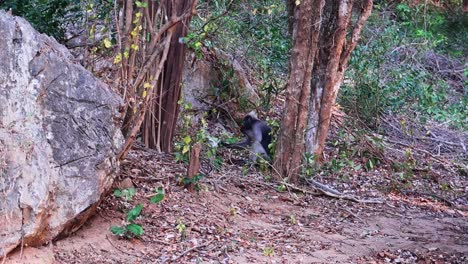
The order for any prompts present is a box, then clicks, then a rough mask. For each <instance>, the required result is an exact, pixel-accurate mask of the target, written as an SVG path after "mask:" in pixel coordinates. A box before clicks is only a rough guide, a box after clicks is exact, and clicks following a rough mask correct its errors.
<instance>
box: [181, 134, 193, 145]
mask: <svg viewBox="0 0 468 264" xmlns="http://www.w3.org/2000/svg"><path fill="white" fill-rule="evenodd" d="M183 140H184V143H185V144H189V143H190V142H191V141H192V139H191V138H190V136H186V137H184V138H183Z"/></svg>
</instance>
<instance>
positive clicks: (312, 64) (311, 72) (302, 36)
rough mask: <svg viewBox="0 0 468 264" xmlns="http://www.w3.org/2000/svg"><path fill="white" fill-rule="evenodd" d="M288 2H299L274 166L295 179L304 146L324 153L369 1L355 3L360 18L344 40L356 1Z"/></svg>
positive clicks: (370, 6) (295, 15)
mask: <svg viewBox="0 0 468 264" xmlns="http://www.w3.org/2000/svg"><path fill="white" fill-rule="evenodd" d="M292 3H294V5H295V4H296V3H298V5H295V7H294V21H293V23H292V24H293V41H294V44H293V49H292V55H291V72H290V77H289V81H288V86H287V89H286V102H285V108H284V113H283V117H282V120H281V129H280V134H279V137H278V144H277V152H276V153H277V155H276V158H275V163H274V166H275V168H276V170H277V172H278V174H279V175H281V176H282V177H289V178H290V181H291V182H295V181H297V180H298V176H299V173H300V170H299V169H300V167H301V164H302V157H303V154H304V152H305V150H306V148H307V151H308V152H310V153H314V154H315V155H317V157H321V155H322V152H323V149H324V146H325V139H326V136H327V132H328V128H329V126H330V118H331V114H332V109H333V106H334V104H335V101H336V96H337V94H338V89H339V87H340V85H341V82H342V80H343V74H344V71H345V70H346V65H347V63H348V60H349V57H350V55H351V51H352V50H353V49H354V47H355V46H356V43H357V40H358V38H359V34H360V32H361V29H362V26H363V25H364V23H365V21H366V20H367V18H368V17H369V15H370V12H371V9H372V0H362V1H360V2H359V4H357V5H356V6H355V8H356V9H359V10H356V14H358V16H357V18H356V20H355V23H354V24H353V25H352V30H350V31H351V32H350V33H351V34H349V35H350V37H349V38H348V39H347V33H348V28H349V24H350V21H351V16H352V14H353V13H352V11H353V4H354V0H308V1H300V2H299V1H292ZM290 4H291V3H290ZM312 76H313V77H312ZM311 94H312V96H311Z"/></svg>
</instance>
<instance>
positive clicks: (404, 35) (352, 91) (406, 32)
mask: <svg viewBox="0 0 468 264" xmlns="http://www.w3.org/2000/svg"><path fill="white" fill-rule="evenodd" d="M459 9H460V8H458V9H457V10H456V11H453V10H452V11H450V12H449V10H448V9H447V8H438V7H434V6H429V5H424V4H419V5H416V6H412V7H411V6H409V5H408V4H407V3H406V2H405V1H403V2H401V3H399V4H397V5H396V6H394V7H389V6H387V5H385V4H381V5H379V4H377V5H376V6H375V8H374V11H373V14H372V16H371V17H370V18H369V21H368V23H367V24H366V27H365V30H364V32H363V34H362V40H361V43H360V44H359V45H358V46H357V47H356V49H355V50H354V52H353V55H352V58H351V60H350V65H349V68H348V71H347V73H346V78H345V81H344V84H343V86H342V89H341V90H340V96H339V101H340V103H341V104H342V105H343V106H344V107H345V108H346V109H348V112H349V113H352V114H353V115H355V116H357V117H359V118H360V119H362V120H363V121H364V122H365V123H366V124H368V125H369V126H370V127H371V128H378V126H379V121H380V117H381V115H382V114H384V113H398V114H404V115H411V116H413V117H414V118H415V120H418V121H420V122H426V121H428V120H434V121H438V122H443V123H446V124H447V125H448V126H450V127H453V128H457V129H462V130H466V129H467V124H468V122H467V121H468V96H467V95H468V91H467V89H466V85H467V77H468V76H467V75H468V69H467V68H466V63H465V61H466V59H467V58H466V55H467V47H466V44H465V43H467V42H468V30H467V29H468V28H467V27H468V26H467V25H468V23H467V16H466V15H463V14H462V13H461V10H459ZM454 14H458V15H456V16H455V15H454ZM444 63H445V64H448V65H449V66H450V67H449V66H447V68H439V69H435V68H434V67H431V66H430V65H431V64H435V65H437V66H438V67H443V64H444ZM464 63H465V64H464ZM441 65H442V66H441ZM454 65H455V66H454ZM457 65H458V66H457ZM451 67H452V68H451ZM453 67H458V68H456V69H454V68H453ZM461 71H463V72H461ZM447 72H449V73H450V74H444V73H447Z"/></svg>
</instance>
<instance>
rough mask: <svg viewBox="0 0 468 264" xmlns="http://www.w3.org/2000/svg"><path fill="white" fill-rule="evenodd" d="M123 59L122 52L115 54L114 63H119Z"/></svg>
mask: <svg viewBox="0 0 468 264" xmlns="http://www.w3.org/2000/svg"><path fill="white" fill-rule="evenodd" d="M121 61H122V53H119V54H117V55H116V56H115V58H114V63H115V64H118V63H119V62H121Z"/></svg>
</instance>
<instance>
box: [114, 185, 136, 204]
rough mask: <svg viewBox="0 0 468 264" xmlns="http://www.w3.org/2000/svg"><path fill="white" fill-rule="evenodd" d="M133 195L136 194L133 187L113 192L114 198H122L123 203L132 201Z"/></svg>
mask: <svg viewBox="0 0 468 264" xmlns="http://www.w3.org/2000/svg"><path fill="white" fill-rule="evenodd" d="M135 193H136V189H135V188H133V187H132V188H127V189H123V190H119V189H116V190H115V191H114V196H115V197H119V198H123V199H124V200H125V201H130V200H132V198H133V196H134V195H135Z"/></svg>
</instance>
